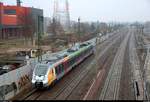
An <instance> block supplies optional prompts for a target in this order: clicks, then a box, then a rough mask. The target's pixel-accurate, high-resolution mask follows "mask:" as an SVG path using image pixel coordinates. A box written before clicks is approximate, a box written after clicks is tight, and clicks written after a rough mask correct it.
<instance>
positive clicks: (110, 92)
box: [99, 33, 130, 100]
mask: <svg viewBox="0 0 150 102" xmlns="http://www.w3.org/2000/svg"><path fill="white" fill-rule="evenodd" d="M129 35H130V34H129V33H128V35H127V36H126V38H125V39H124V40H123V42H122V43H121V45H120V48H119V50H118V51H117V54H116V56H115V58H114V61H113V64H112V66H111V68H110V71H109V73H108V77H107V79H106V82H105V85H104V88H103V89H102V92H101V94H100V97H99V100H117V99H118V97H119V88H120V80H121V72H122V64H123V58H124V54H125V49H126V46H127V41H128V39H129Z"/></svg>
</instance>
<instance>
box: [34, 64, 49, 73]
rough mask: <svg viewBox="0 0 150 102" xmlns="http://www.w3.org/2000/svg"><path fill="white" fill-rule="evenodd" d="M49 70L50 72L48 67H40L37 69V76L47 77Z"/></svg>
mask: <svg viewBox="0 0 150 102" xmlns="http://www.w3.org/2000/svg"><path fill="white" fill-rule="evenodd" d="M47 70H48V67H47V66H46V65H38V66H37V67H36V68H35V71H34V72H35V75H37V76H45V75H46V72H47Z"/></svg>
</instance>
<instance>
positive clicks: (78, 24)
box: [78, 17, 81, 41]
mask: <svg viewBox="0 0 150 102" xmlns="http://www.w3.org/2000/svg"><path fill="white" fill-rule="evenodd" d="M78 36H79V41H81V34H80V17H79V18H78Z"/></svg>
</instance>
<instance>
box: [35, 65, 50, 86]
mask: <svg viewBox="0 0 150 102" xmlns="http://www.w3.org/2000/svg"><path fill="white" fill-rule="evenodd" d="M48 70H49V69H48V65H45V64H38V65H36V67H35V69H34V71H33V76H32V85H33V86H34V87H35V88H45V87H48V76H47V73H48Z"/></svg>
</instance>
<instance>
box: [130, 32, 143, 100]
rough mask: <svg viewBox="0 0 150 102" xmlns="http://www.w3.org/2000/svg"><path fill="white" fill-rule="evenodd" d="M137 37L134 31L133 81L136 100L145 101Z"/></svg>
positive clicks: (132, 41) (131, 52) (132, 36)
mask: <svg viewBox="0 0 150 102" xmlns="http://www.w3.org/2000/svg"><path fill="white" fill-rule="evenodd" d="M134 37H135V35H134V31H132V35H131V38H130V46H129V50H130V54H129V55H130V63H131V65H132V80H133V85H134V90H135V97H136V100H143V99H144V86H143V83H144V82H143V78H142V72H141V68H140V62H139V59H138V56H137V52H136V47H135V38H134Z"/></svg>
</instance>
